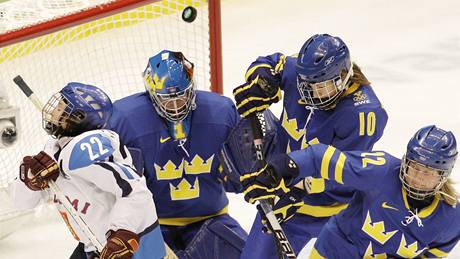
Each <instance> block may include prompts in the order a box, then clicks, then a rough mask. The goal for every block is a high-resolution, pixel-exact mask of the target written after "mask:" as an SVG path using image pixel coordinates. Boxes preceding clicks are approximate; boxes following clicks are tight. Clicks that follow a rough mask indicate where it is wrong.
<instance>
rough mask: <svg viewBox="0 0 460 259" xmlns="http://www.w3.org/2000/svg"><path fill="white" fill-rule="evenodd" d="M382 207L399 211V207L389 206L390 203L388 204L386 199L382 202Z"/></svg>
mask: <svg viewBox="0 0 460 259" xmlns="http://www.w3.org/2000/svg"><path fill="white" fill-rule="evenodd" d="M382 208H384V209H390V210H398V211H399V209H397V208H395V207H391V206H390V205H388V203H387V202H386V201H385V202H383V203H382Z"/></svg>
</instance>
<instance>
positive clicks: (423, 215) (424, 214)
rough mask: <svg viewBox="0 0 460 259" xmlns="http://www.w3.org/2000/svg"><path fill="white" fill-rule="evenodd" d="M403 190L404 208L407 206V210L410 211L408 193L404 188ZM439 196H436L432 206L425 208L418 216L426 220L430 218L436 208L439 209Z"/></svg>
mask: <svg viewBox="0 0 460 259" xmlns="http://www.w3.org/2000/svg"><path fill="white" fill-rule="evenodd" d="M401 190H402V197H403V200H404V206H406V209H408V210H409V209H410V207H409V202H408V201H407V194H406V191H405V190H404V188H401ZM439 201H440V199H439V195H435V196H434V199H433V202H431V204H430V205H429V206H428V207H426V208H423V209H422V210H421V211H420V212H419V213H417V216H418V217H419V218H426V217H428V216H430V215H431V214H432V213H433V212H434V211H435V210H436V208H437V207H438V204H439Z"/></svg>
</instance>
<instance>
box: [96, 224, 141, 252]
mask: <svg viewBox="0 0 460 259" xmlns="http://www.w3.org/2000/svg"><path fill="white" fill-rule="evenodd" d="M106 235H107V244H106V245H105V246H104V249H102V252H101V255H100V256H99V259H131V258H132V257H133V255H134V253H135V252H136V251H137V250H138V249H139V236H138V235H137V234H135V233H133V232H131V231H128V230H124V229H119V230H117V231H113V230H110V231H109V232H107V234H106Z"/></svg>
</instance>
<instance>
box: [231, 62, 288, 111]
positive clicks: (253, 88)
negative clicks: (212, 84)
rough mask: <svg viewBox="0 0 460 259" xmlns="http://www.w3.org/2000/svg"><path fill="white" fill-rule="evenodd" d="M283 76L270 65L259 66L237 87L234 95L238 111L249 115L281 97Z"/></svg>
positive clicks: (266, 107)
mask: <svg viewBox="0 0 460 259" xmlns="http://www.w3.org/2000/svg"><path fill="white" fill-rule="evenodd" d="M280 85H281V77H280V75H279V74H276V73H275V71H274V70H273V69H271V68H269V67H259V68H257V69H256V70H254V72H252V73H251V74H250V75H249V76H248V77H247V82H246V83H244V84H242V85H240V86H238V87H236V88H235V89H234V90H233V95H234V97H235V101H236V108H237V110H238V113H239V114H241V115H242V116H243V117H248V116H249V115H251V114H254V113H256V112H262V111H264V110H266V109H268V108H269V107H270V105H271V104H272V103H276V102H278V101H279V100H280V98H281V92H280Z"/></svg>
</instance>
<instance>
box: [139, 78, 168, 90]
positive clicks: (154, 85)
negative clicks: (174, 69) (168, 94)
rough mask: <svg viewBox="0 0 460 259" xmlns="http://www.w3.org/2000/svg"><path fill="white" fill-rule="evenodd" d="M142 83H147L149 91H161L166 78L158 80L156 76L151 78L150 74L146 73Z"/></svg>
mask: <svg viewBox="0 0 460 259" xmlns="http://www.w3.org/2000/svg"><path fill="white" fill-rule="evenodd" d="M144 81H145V82H146V83H147V85H148V86H149V91H150V92H152V91H154V90H155V91H161V90H163V88H164V84H165V81H166V76H164V77H163V78H161V79H160V78H159V77H158V75H157V74H154V75H153V77H152V76H151V73H146V74H145V75H144Z"/></svg>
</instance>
